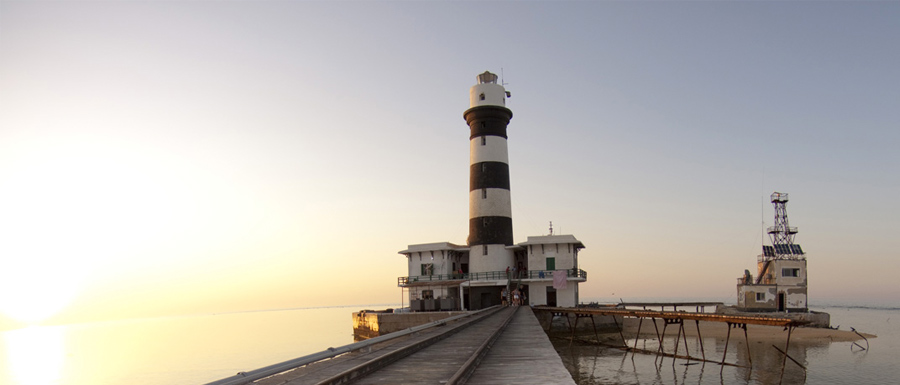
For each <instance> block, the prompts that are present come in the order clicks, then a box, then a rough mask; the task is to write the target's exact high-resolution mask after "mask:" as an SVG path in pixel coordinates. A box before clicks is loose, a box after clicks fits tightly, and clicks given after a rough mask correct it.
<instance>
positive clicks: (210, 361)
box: [0, 305, 900, 385]
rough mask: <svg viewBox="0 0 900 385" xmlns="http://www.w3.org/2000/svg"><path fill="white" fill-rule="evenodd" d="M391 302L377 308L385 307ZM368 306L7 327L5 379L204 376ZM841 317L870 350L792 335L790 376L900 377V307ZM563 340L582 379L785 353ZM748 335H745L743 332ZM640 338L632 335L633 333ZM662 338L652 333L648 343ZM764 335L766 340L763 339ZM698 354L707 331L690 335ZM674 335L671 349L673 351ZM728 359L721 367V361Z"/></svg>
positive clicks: (281, 350) (754, 379)
mask: <svg viewBox="0 0 900 385" xmlns="http://www.w3.org/2000/svg"><path fill="white" fill-rule="evenodd" d="M385 307H390V306H385V305H373V306H368V308H374V309H381V308H385ZM363 308H367V307H366V306H350V307H335V308H317V309H297V310H285V311H267V312H248V313H234V314H221V315H200V316H189V317H168V318H152V319H137V320H125V321H115V322H99V323H86V324H77V325H62V326H47V327H35V328H28V329H18V330H10V331H4V332H0V384H3V385H56V384H66V385H88V384H90V385H105V384H121V383H128V384H135V385H143V384H175V385H178V384H202V383H206V382H210V381H214V380H218V379H221V378H225V377H229V376H231V375H234V374H235V373H237V372H239V371H247V370H253V369H257V368H260V367H263V366H267V365H271V364H275V363H278V362H282V361H286V360H289V359H292V358H296V357H300V356H303V355H307V354H311V353H314V352H318V351H321V350H325V349H327V348H328V347H336V346H342V345H346V344H350V343H352V342H353V335H352V323H351V313H352V312H353V311H357V310H360V309H363ZM815 310H822V311H826V312H829V313H831V315H832V325H841V329H849V326H854V327H856V328H857V329H858V330H860V331H863V332H866V333H872V334H876V335H878V338H875V339H872V340H871V341H870V344H871V349H870V350H869V351H860V350H859V349H855V350H854V351H851V350H850V343H849V342H840V343H829V342H824V341H822V342H819V343H814V344H806V345H801V344H799V343H793V342H792V343H791V348H790V355H791V356H792V357H794V358H796V359H797V360H798V361H800V362H801V363H802V364H803V365H805V366H807V367H808V369H809V370H808V371H807V372H806V375H805V377H804V371H803V370H802V369H800V368H799V367H797V366H796V365H794V364H792V363H791V362H788V363H787V366H786V368H785V381H784V383H786V384H787V383H803V382H806V383H809V384H829V383H831V384H843V383H864V384H878V383H894V382H896V379H897V378H900V371H898V365H896V357H900V332H898V328H897V326H896V325H897V323H898V322H900V309H898V308H859V307H828V308H816V309H815ZM739 340H742V338H741V339H735V338H734V336H732V339H731V342H730V344H729V348H728V354H727V357H726V361H727V362H731V363H738V364H742V363H744V362H746V361H747V359H746V357H747V354H746V347H745V346H744V345H743V344H741V343H737V342H736V341H739ZM560 341H561V340H556V341H555V346H557V349H558V350H559V351H560V355H561V357H562V358H563V360H564V361H565V362H566V363H567V365H569V368H570V371H571V372H573V377H575V378H576V380H577V381H578V382H579V383H581V384H601V383H603V384H638V383H640V384H682V383H691V384H695V383H704V384H710V383H715V384H768V383H778V378H779V376H780V372H781V363H782V359H781V356H780V355H779V354H778V353H777V352H775V350H774V349H773V348H772V347H771V346H763V345H761V344H756V345H753V344H751V354H752V356H753V367H752V368H753V369H752V370H747V369H743V368H736V367H728V366H726V367H724V368H721V367H720V366H719V365H717V364H712V363H706V364H700V363H698V364H696V365H694V364H692V365H685V363H686V362H685V361H684V360H674V359H672V358H663V359H656V357H654V356H652V355H641V354H638V355H636V356H634V357H633V358H634V360H633V361H632V356H631V355H630V354H629V355H625V354H624V353H623V352H622V351H620V350H616V349H608V348H598V347H594V346H578V345H574V344H573V345H572V346H571V347H569V346H568V341H562V343H561V342H560ZM741 342H742V341H741ZM629 343H632V341H629ZM655 343H656V342H655V341H647V342H646V347H647V348H648V349H654V348H655V345H654V344H655ZM703 343H704V348H705V352H706V354H707V358H711V359H721V356H722V350H724V341H719V340H716V339H715V338H705V339H704V341H703ZM757 345H759V346H757ZM688 348H689V349H690V352H691V354H692V355H697V354H698V352H699V350H698V349H699V341H697V340H696V339H695V340H693V341H692V340H689V341H688ZM672 350H673V349H672V347H671V345H669V346H668V348H667V351H670V352H671V351H672ZM720 369H721V370H720Z"/></svg>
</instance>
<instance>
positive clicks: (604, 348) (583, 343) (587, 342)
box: [551, 335, 830, 385]
mask: <svg viewBox="0 0 900 385" xmlns="http://www.w3.org/2000/svg"><path fill="white" fill-rule="evenodd" d="M591 337H593V336H591ZM626 337H627V335H626ZM634 338H635V336H634V335H632V336H630V339H629V341H628V345H629V346H634V345H635V339H634ZM551 341H552V342H553V346H554V347H555V348H556V350H557V351H558V352H559V355H560V357H561V358H562V361H563V363H564V364H565V366H566V368H567V369H568V370H569V372H570V373H571V374H572V377H573V379H574V380H575V382H576V383H577V384H579V385H593V384H778V383H783V384H803V383H806V382H807V371H806V370H805V369H803V368H802V367H801V366H800V365H804V366H806V365H807V360H808V354H812V355H816V354H817V353H816V352H817V351H820V350H823V349H825V350H827V349H828V346H829V344H830V342H829V341H824V342H821V341H817V342H814V343H811V342H808V341H804V342H799V341H791V345H790V348H789V355H790V356H791V357H792V358H793V359H795V360H796V361H797V362H798V363H799V364H800V365H798V364H797V363H794V362H791V360H785V358H784V355H782V354H781V353H780V352H778V350H777V349H775V348H774V347H773V345H775V346H777V347H778V348H779V349H782V350H783V349H784V343H785V341H780V340H763V341H753V340H752V339H751V340H750V347H749V354H748V348H747V344H746V343H745V341H744V339H743V337H742V338H740V339H735V338H733V337H732V338H731V340H730V342H729V343H728V350H727V353H725V339H724V338H717V337H704V338H703V350H702V351H701V344H700V340H699V339H698V338H697V337H696V336H688V337H687V341H686V343H685V340H684V339H681V340H680V341H679V350H678V355H685V351H684V349H685V346H686V347H687V349H688V353H689V355H690V356H691V357H693V358H696V359H695V360H689V359H685V358H673V357H670V356H661V355H656V354H647V353H640V352H638V353H635V352H633V351H628V352H626V351H625V350H623V349H621V348H619V347H615V346H621V344H622V340H621V339H620V338H618V336H617V335H616V336H612V335H602V336H601V341H600V344H599V345H598V344H597V342H596V340H594V339H593V338H589V339H588V338H584V339H582V338H577V339H575V340H574V341H572V340H571V339H570V338H568V336H565V337H563V336H557V337H552V338H551ZM675 341H676V339H675V338H672V339H670V338H669V337H668V336H667V337H666V338H665V341H664V344H663V351H664V352H666V353H670V354H671V353H674V351H675ZM637 347H638V348H639V349H642V350H645V351H648V352H655V351H657V350H658V349H659V343H658V341H657V340H656V339H655V338H641V339H638V340H637ZM723 353H725V355H726V357H725V362H726V363H727V364H731V365H727V364H726V365H720V364H719V363H718V362H719V361H721V360H722V355H723ZM703 354H705V356H706V359H707V361H703V360H701V359H700V358H701V356H702V355H703ZM751 362H752V365H751ZM782 365H784V375H783V378H782Z"/></svg>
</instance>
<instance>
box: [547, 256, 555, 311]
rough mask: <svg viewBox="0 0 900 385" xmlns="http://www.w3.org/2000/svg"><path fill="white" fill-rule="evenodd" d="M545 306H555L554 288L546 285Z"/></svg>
mask: <svg viewBox="0 0 900 385" xmlns="http://www.w3.org/2000/svg"><path fill="white" fill-rule="evenodd" d="M548 259H551V258H548ZM547 306H556V289H554V288H553V286H547Z"/></svg>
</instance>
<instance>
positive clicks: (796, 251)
mask: <svg viewBox="0 0 900 385" xmlns="http://www.w3.org/2000/svg"><path fill="white" fill-rule="evenodd" d="M791 253H793V254H797V255H803V249H801V248H800V245H791Z"/></svg>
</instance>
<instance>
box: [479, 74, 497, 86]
mask: <svg viewBox="0 0 900 385" xmlns="http://www.w3.org/2000/svg"><path fill="white" fill-rule="evenodd" d="M475 78H476V79H478V84H487V83H493V84H497V74H492V73H491V72H490V71H484V73H482V74H478V76H476V77H475Z"/></svg>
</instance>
